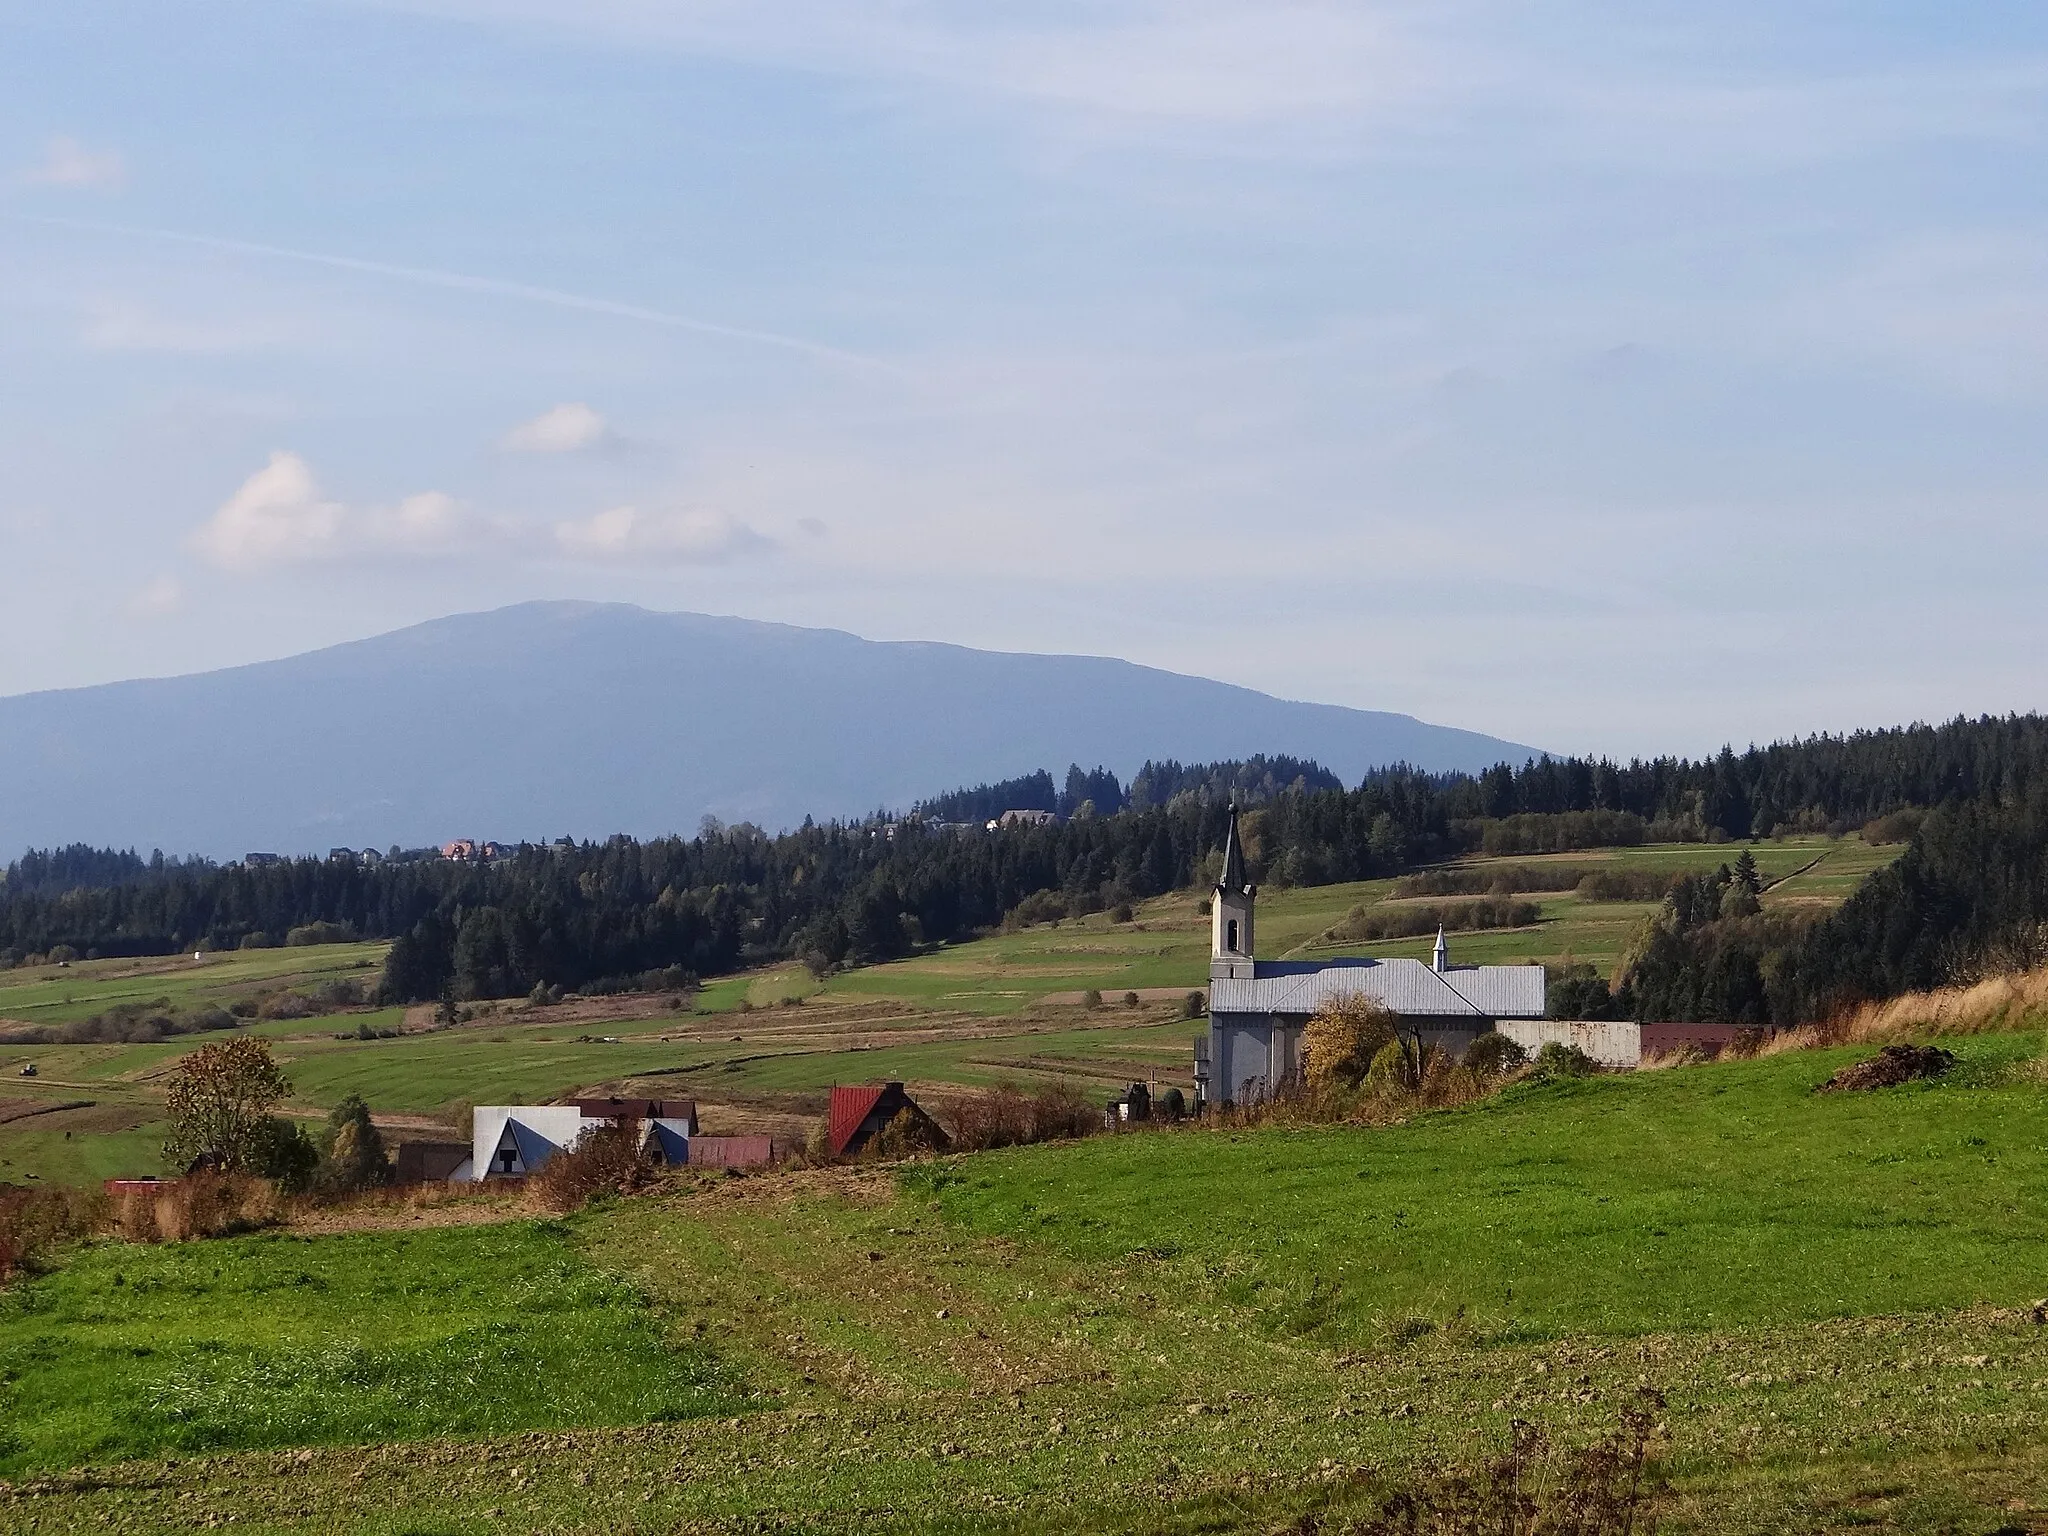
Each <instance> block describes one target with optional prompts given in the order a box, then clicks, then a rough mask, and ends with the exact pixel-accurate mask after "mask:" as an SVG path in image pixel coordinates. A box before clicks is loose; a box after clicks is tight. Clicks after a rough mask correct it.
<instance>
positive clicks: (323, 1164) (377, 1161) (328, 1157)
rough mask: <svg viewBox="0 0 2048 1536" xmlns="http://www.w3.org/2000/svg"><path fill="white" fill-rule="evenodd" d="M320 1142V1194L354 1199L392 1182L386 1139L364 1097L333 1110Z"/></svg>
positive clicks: (317, 1183) (316, 1173)
mask: <svg viewBox="0 0 2048 1536" xmlns="http://www.w3.org/2000/svg"><path fill="white" fill-rule="evenodd" d="M320 1140H321V1148H320V1166H319V1167H318V1168H317V1169H316V1170H315V1171H314V1174H313V1187H314V1188H315V1189H317V1190H318V1191H320V1193H322V1194H324V1195H352V1194H356V1193H358V1192H360V1191H362V1190H365V1189H374V1188H376V1187H377V1186H378V1185H380V1184H388V1183H389V1182H390V1181H391V1163H390V1160H389V1159H388V1158H387V1157H386V1156H385V1153H384V1137H383V1136H382V1134H381V1133H380V1132H379V1131H378V1130H377V1123H376V1122H375V1121H374V1120H372V1119H371V1118H370V1106H369V1105H367V1104H365V1103H364V1102H363V1100H362V1097H361V1095H359V1094H353V1093H352V1094H350V1095H349V1096H348V1097H347V1098H345V1099H343V1100H342V1101H341V1102H340V1103H339V1104H337V1105H335V1106H334V1110H333V1112H332V1113H331V1114H329V1115H328V1117H327V1129H326V1132H325V1134H323V1135H322V1137H321V1138H320Z"/></svg>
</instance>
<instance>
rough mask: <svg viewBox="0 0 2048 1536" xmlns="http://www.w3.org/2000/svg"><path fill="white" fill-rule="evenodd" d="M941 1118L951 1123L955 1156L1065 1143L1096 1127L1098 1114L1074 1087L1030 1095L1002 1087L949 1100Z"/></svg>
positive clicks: (1059, 1086) (1056, 1087) (1060, 1086)
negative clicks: (957, 1153) (991, 1149)
mask: <svg viewBox="0 0 2048 1536" xmlns="http://www.w3.org/2000/svg"><path fill="white" fill-rule="evenodd" d="M947 1118H948V1119H949V1120H950V1121H951V1122H952V1133H953V1150H954V1151H956V1152H985V1151H988V1150H989V1149H990V1148H993V1147H1021V1146H1030V1145H1032V1144H1034V1143H1037V1142H1041V1141H1066V1140H1071V1139H1073V1138H1076V1137H1081V1136H1087V1135H1089V1134H1091V1133H1092V1132H1094V1131H1097V1130H1100V1129H1101V1126H1102V1111H1101V1110H1099V1109H1098V1108H1096V1107H1095V1105H1093V1104H1091V1103H1090V1102H1089V1101H1088V1100H1087V1099H1086V1098H1084V1097H1083V1096H1082V1094H1081V1092H1080V1090H1079V1089H1077V1088H1074V1087H1072V1086H1071V1085H1069V1084H1065V1083H1060V1084H1056V1085H1054V1086H1052V1087H1049V1088H1041V1089H1039V1090H1038V1091H1037V1092H1036V1093H1033V1094H1026V1093H1024V1092H1022V1091H1021V1090H1019V1089H1018V1088H1017V1087H1016V1086H1015V1085H1014V1084H1010V1083H1004V1084H1001V1085H999V1086H997V1087H994V1088H991V1089H989V1090H987V1091H986V1092H984V1093H977V1094H970V1095H968V1096H966V1097H964V1098H960V1099H956V1100H954V1101H953V1103H952V1105H951V1106H950V1107H949V1109H948V1112H947Z"/></svg>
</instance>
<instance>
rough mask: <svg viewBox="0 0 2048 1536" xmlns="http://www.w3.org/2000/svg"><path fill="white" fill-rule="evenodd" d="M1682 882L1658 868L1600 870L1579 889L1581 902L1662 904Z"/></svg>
mask: <svg viewBox="0 0 2048 1536" xmlns="http://www.w3.org/2000/svg"><path fill="white" fill-rule="evenodd" d="M1678 879H1679V877H1678V876H1677V875H1674V874H1671V873H1670V872H1668V871H1660V870H1655V869H1596V870H1592V871H1589V872H1588V873H1587V875H1586V876H1585V878H1584V879H1582V880H1580V881H1579V882H1578V885H1577V887H1576V888H1577V890H1578V893H1579V899H1580V900H1581V901H1662V900H1663V899H1664V898H1665V897H1666V896H1668V895H1670V894H1671V887H1672V886H1673V885H1675V884H1677V883H1678Z"/></svg>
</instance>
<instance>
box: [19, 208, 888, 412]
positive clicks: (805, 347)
mask: <svg viewBox="0 0 2048 1536" xmlns="http://www.w3.org/2000/svg"><path fill="white" fill-rule="evenodd" d="M0 218H6V219H9V220H12V221H13V222H15V223H18V224H39V225H43V226H45V227H46V228H51V229H70V230H77V231H79V232H81V233H84V234H96V235H118V236H121V237H123V238H125V239H132V240H161V241H165V242H168V243H170V244H175V245H189V246H196V247H198V248H200V249H202V250H211V251H229V252H233V253H235V254H237V255H243V256H265V257H270V258H273V259H275V260H279V261H296V262H302V263H305V264H307V265H309V266H318V267H330V268H333V269H335V270H337V271H342V272H360V273H363V274H364V275H366V276H370V277H385V278H391V279H394V280H396V281H399V282H407V283H414V284H417V285H419V286H422V287H427V288H443V289H447V290H449V291H451V292H456V293H480V294H486V295H489V296H491V297H494V298H501V299H517V300H520V301H522V302H525V303H529V304H546V305H550V306H552V307H554V308H556V309H571V310H580V311H582V312H583V313H585V314H593V315H608V316H611V317H612V318H614V319H619V320H636V321H639V322H641V323H642V324H646V325H659V326H665V327H668V328H670V329H673V330H679V331H690V332H693V333H695V334H697V335H700V336H715V337H718V338H720V339H722V340H725V341H742V342H748V343H751V344H752V345H755V346H763V347H774V348H777V349H779V350H782V351H785V352H795V353H799V354H801V355H803V356H806V357H813V358H817V359H818V360H819V361H821V362H830V363H840V364H846V365H850V366H853V367H857V368H864V369H873V370H877V371H880V372H885V373H891V374H899V375H900V374H901V373H902V372H903V370H902V369H900V368H898V367H897V366H896V365H895V364H893V363H889V362H885V361H883V360H882V359H881V358H877V357H869V356H867V355H865V354H863V353H859V352H849V351H847V350H846V349H845V348H843V347H834V346H831V345H828V344H827V343H825V342H820V341H809V340H806V339H805V338H803V337H801V336H785V335H783V334H782V333H780V332H778V331H761V330H754V329H752V328H750V327H747V326H738V325H722V324H720V323H719V322H718V321H715V320H700V319H698V318H696V317H695V316H693V315H679V314H675V313H673V312H671V311H669V310H662V309H649V308H647V307H645V306H644V305H639V304H626V303H621V302H620V301H618V300H616V299H603V298H595V297H592V296H591V295H589V294H582V293H567V292H564V291H563V290H562V289H559V288H542V287H537V286H535V285H534V284H531V283H515V282H510V281H507V280H505V279H503V278H496V277H477V276H474V275H472V274H470V273H465V272H443V271H440V270H438V269H437V268H433V267H409V266H403V265H400V264H398V263H396V262H388V261H370V260H366V259H364V258H362V257H357V256H335V255H331V254H329V253H327V252H325V251H305V250H297V249H294V248H293V247H290V246H283V245H267V244H264V243H263V242H261V241H257V240H236V239H233V238H230V237H228V236H223V235H201V234H193V233H191V232H189V231H186V230H177V229H150V228H145V227H143V226H139V225H133V224H109V223H104V222H102V221H99V220H96V219H63V218H56V217H53V216H50V215H45V214H29V213H0Z"/></svg>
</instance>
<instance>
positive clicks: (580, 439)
mask: <svg viewBox="0 0 2048 1536" xmlns="http://www.w3.org/2000/svg"><path fill="white" fill-rule="evenodd" d="M611 435H612V429H611V427H610V426H609V425H608V424H607V423H606V421H605V419H604V418H603V417H602V416H600V415H598V414H597V412H596V411H593V410H592V409H591V408H590V407H589V406H587V405H585V404H583V403H582V402H581V401H580V400H579V401H572V402H570V403H569V404H566V405H557V406H554V407H553V408H551V409H549V410H545V411H542V412H541V413H540V414H539V415H538V416H536V417H534V418H533V420H531V421H524V422H521V423H520V424H519V425H518V426H516V427H514V428H513V429H512V430H511V431H510V432H507V433H506V434H505V436H504V438H503V439H502V441H501V446H502V447H504V448H506V449H509V450H510V451H511V452H513V453H574V452H576V451H577V450H578V449H580V448H594V447H596V446H598V445H599V444H600V443H604V442H608V441H609V440H610V439H611Z"/></svg>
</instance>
